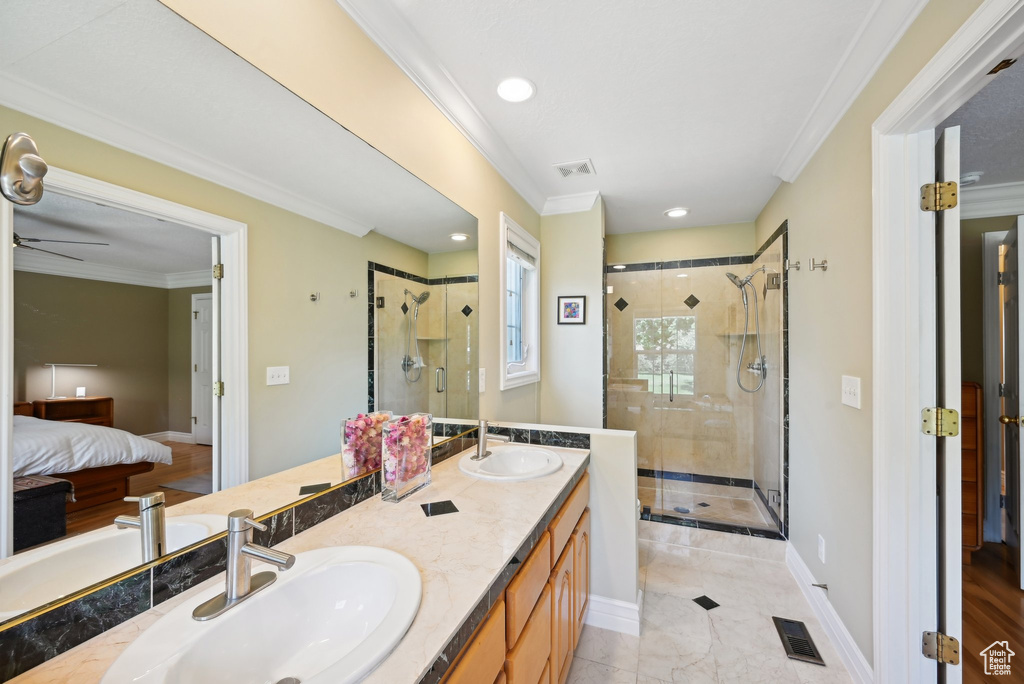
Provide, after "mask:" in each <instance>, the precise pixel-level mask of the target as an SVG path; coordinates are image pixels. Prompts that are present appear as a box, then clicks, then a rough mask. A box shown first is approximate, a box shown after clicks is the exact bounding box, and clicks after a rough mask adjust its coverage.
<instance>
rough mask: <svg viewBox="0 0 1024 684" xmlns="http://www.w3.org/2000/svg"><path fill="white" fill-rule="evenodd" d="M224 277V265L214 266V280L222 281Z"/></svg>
mask: <svg viewBox="0 0 1024 684" xmlns="http://www.w3.org/2000/svg"><path fill="white" fill-rule="evenodd" d="M223 277H224V264H214V265H213V279H214V280H220V279H221V278H223Z"/></svg>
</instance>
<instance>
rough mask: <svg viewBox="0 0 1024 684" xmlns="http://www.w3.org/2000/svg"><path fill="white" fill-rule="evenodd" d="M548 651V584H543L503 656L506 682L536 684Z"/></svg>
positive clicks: (549, 617)
mask: <svg viewBox="0 0 1024 684" xmlns="http://www.w3.org/2000/svg"><path fill="white" fill-rule="evenodd" d="M550 654H551V588H550V586H548V585H545V587H544V591H543V592H542V593H541V595H540V600H539V601H537V608H536V609H535V610H534V611H533V615H531V616H530V619H529V620H527V621H526V629H524V630H523V633H522V635H520V637H519V641H518V642H517V643H516V646H515V648H513V649H512V650H511V651H509V652H508V657H507V658H506V660H505V676H506V677H507V678H508V684H537V683H538V682H540V681H541V676H542V675H543V674H544V671H545V668H546V667H547V664H548V656H549V655H550Z"/></svg>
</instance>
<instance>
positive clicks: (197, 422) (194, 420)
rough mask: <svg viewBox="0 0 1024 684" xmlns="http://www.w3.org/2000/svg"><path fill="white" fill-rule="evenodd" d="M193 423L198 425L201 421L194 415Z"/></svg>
mask: <svg viewBox="0 0 1024 684" xmlns="http://www.w3.org/2000/svg"><path fill="white" fill-rule="evenodd" d="M192 424H193V425H198V424H199V421H198V420H196V417H195V416H192Z"/></svg>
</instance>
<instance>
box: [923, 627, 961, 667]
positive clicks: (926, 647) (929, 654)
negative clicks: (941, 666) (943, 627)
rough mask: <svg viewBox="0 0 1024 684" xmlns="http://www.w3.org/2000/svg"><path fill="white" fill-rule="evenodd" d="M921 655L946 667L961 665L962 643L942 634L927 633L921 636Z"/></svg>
mask: <svg viewBox="0 0 1024 684" xmlns="http://www.w3.org/2000/svg"><path fill="white" fill-rule="evenodd" d="M921 653H923V654H924V657H925V658H931V659H932V660H938V661H939V662H940V663H945V664H946V665H959V664H960V642H959V641H957V640H956V639H954V638H953V637H951V636H946V635H945V634H943V633H942V632H925V633H924V634H923V635H922V636H921Z"/></svg>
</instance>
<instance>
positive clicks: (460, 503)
mask: <svg viewBox="0 0 1024 684" xmlns="http://www.w3.org/2000/svg"><path fill="white" fill-rule="evenodd" d="M545 448H548V449H551V450H552V451H556V452H558V453H559V454H560V455H561V456H562V459H563V460H564V462H565V465H564V466H563V467H562V469H561V470H559V471H557V472H556V473H554V474H552V475H549V476H547V477H544V478H540V479H537V480H528V481H525V482H509V483H501V482H489V481H486V480H478V479H475V478H471V477H469V476H468V475H465V474H463V473H462V472H461V471H460V470H459V468H458V460H459V458H460V457H461V455H457V456H453V457H452V458H450V459H448V460H446V461H445V462H443V463H441V464H440V465H437V466H435V467H434V469H433V482H432V484H431V485H430V486H429V487H426V488H425V489H423V490H421V491H419V492H417V493H415V494H413V495H412V496H410V497H409V498H408V499H406V500H405V501H402V502H401V503H398V504H393V503H386V502H384V501H382V500H381V498H380V496H375V497H373V498H371V499H368V500H367V501H364V502H362V503H360V504H358V505H357V506H354V507H353V508H350V509H349V510H347V511H344V512H342V513H341V514H340V515H336V516H334V517H332V518H330V519H329V520H327V521H325V522H323V523H321V524H319V525H317V526H315V527H313V528H311V529H309V530H306V531H305V532H303V533H301V534H299V535H296V536H295V537H292V538H291V539H288V540H287V541H285V542H283V543H281V544H280V545H279V546H278V547H277V548H280V549H282V550H283V551H287V552H288V553H301V552H302V551H309V550H313V549H318V548H322V547H326V546H342V545H365V546H379V547H383V548H388V549H391V550H393V551H397V552H398V553H401V554H403V555H405V556H406V557H407V558H408V559H409V560H411V561H412V562H413V563H414V564H415V565H416V567H417V568H418V569H419V571H420V576H421V578H422V580H423V598H422V601H421V603H420V609H419V612H418V613H417V615H416V619H415V620H414V621H413V623H412V626H411V627H410V628H409V631H408V632H407V633H406V635H405V637H404V638H403V639H402V641H401V642H400V643H399V644H398V646H397V647H396V649H395V651H394V652H393V653H392V654H391V655H390V656H389V657H388V658H387V659H386V660H384V661H383V662H382V663H381V664H380V666H378V667H377V669H375V670H374V671H373V672H372V673H371V674H370V675H369V676H368V677H367V678H366V680H364V681H366V682H374V683H387V684H398V683H402V682H408V683H410V684H412V683H414V682H418V681H419V679H420V677H421V676H422V675H423V674H425V673H426V671H427V670H428V669H429V668H430V666H431V665H433V663H434V660H435V659H436V658H437V656H438V655H439V654H440V653H441V651H442V649H443V648H444V647H445V645H446V644H447V643H448V641H449V639H451V637H452V636H453V635H455V634H456V632H457V631H458V629H459V627H460V626H461V625H462V624H463V622H464V621H465V620H466V618H467V617H468V616H469V614H470V613H471V611H472V610H473V608H474V607H475V606H476V605H477V603H478V602H479V601H480V599H481V598H482V597H483V596H484V594H485V593H486V592H487V590H488V588H489V587H490V585H491V583H492V582H493V581H494V580H495V579H496V578H497V577H498V575H499V574H500V573H501V571H502V570H503V569H504V568H505V567H506V565H507V564H508V562H509V560H510V559H511V558H512V556H513V555H514V554H515V552H516V551H517V550H518V549H519V547H520V546H521V545H522V543H523V542H524V541H525V540H526V538H527V537H528V536H529V535H530V533H531V532H532V531H533V529H534V527H536V525H537V524H538V523H539V522H540V520H541V518H542V517H543V516H544V514H545V512H547V510H548V509H549V508H550V507H551V505H552V504H553V503H554V502H555V500H556V498H557V497H558V495H559V493H560V492H561V491H562V489H563V488H564V487H565V485H566V484H567V483H568V482H570V481H571V480H572V478H573V476H574V475H575V473H576V471H577V470H578V469H579V467H580V465H581V464H582V463H583V461H584V460H585V459H586V457H587V454H588V452H587V451H586V450H581V449H561V448H555V447H545ZM332 458H333V459H334V460H333V462H334V463H335V464H337V463H338V460H337V457H336V456H335V457H332ZM322 460H323V461H327V460H329V459H322ZM316 463H320V462H316ZM308 465H309V466H313V465H314V464H308ZM317 472H324V471H322V470H319V471H318V470H316V469H315V468H311V471H310V472H307V473H305V475H313V474H314V473H317ZM266 479H269V478H264V480H266ZM289 479H292V478H290V477H289ZM324 481H326V480H324V479H321V480H317V479H315V478H314V479H305V480H302V483H303V484H310V483H312V482H324ZM228 491H229V492H230V491H231V490H228ZM227 493H228V492H224V494H227ZM207 498H208V497H207ZM446 499H451V500H452V501H453V502H454V504H455V505H456V507H458V509H459V512H458V513H454V514H449V515H440V516H432V517H429V518H428V517H427V516H425V515H424V514H423V510H422V509H421V508H420V504H422V503H427V502H434V501H443V500H446ZM232 500H233V501H236V500H235V499H234V497H232ZM196 501H199V500H196ZM189 503H192V502H189ZM226 503H227V501H226V500H225V501H221V502H219V504H218V505H220V504H226ZM237 504H238V505H237V506H236V504H235V503H232V504H231V505H232V506H234V507H239V506H254V504H253V503H252V501H251V500H250V501H248V502H244V503H243V502H240V501H237ZM184 505H185V504H182V506H184ZM175 508H179V506H175ZM261 508H264V510H266V511H269V510H271V509H268V508H266V507H265V506H261ZM185 512H186V511H181V514H184V513H185ZM187 512H188V513H199V512H211V511H210V510H203V511H200V510H189V511H187ZM217 512H220V511H219V509H218V511H217ZM223 582H224V575H223V574H219V575H217V576H216V577H214V578H212V579H210V580H207V581H206V582H204V583H202V584H199V585H197V586H195V587H193V588H192V589H190V590H188V591H186V592H184V593H183V594H181V595H179V596H176V597H175V598H173V599H171V600H169V601H167V602H166V603H163V604H161V605H159V606H157V607H156V608H153V609H152V610H149V611H147V612H145V613H143V614H142V615H139V616H137V617H135V618H133V619H132V620H129V621H127V622H125V623H123V624H121V625H118V626H117V627H115V628H114V629H112V630H110V631H107V632H105V633H103V634H101V635H100V636H98V637H96V638H95V639H92V640H90V641H88V642H86V643H84V644H82V645H80V646H78V647H76V648H73V649H71V650H70V651H68V652H66V653H64V654H62V655H60V656H57V657H56V658H53V659H52V660H49V661H47V662H46V663H43V664H42V665H40V666H39V667H36V668H34V669H32V670H29V671H28V672H26V673H24V674H22V675H21V676H19V677H16V678H15V679H13V680H11V681H12V682H17V683H18V684H26V683H28V682H32V683H33V684H43V683H46V684H57V683H61V684H63V682H68V681H74V682H76V684H90V683H93V682H99V680H100V679H101V678H102V676H103V674H104V672H106V670H107V668H108V667H109V666H110V664H111V663H112V662H113V661H114V660H115V659H117V657H118V656H119V655H120V654H121V652H122V651H123V650H124V649H125V648H126V647H127V646H128V644H130V643H131V642H132V641H133V640H134V639H135V638H136V637H137V636H138V635H139V634H140V633H141V632H142V631H144V630H145V629H146V628H147V627H149V626H150V625H152V624H153V623H154V622H155V621H156V620H158V619H159V618H160V617H161V616H162V615H164V614H166V613H167V612H168V611H170V610H172V609H174V608H175V607H176V606H178V605H179V604H181V603H189V602H191V601H194V599H193V597H194V596H195V595H196V594H198V593H200V592H202V591H204V590H205V589H207V588H210V587H212V586H215V585H218V584H222V583H223ZM254 600H258V599H254Z"/></svg>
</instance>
